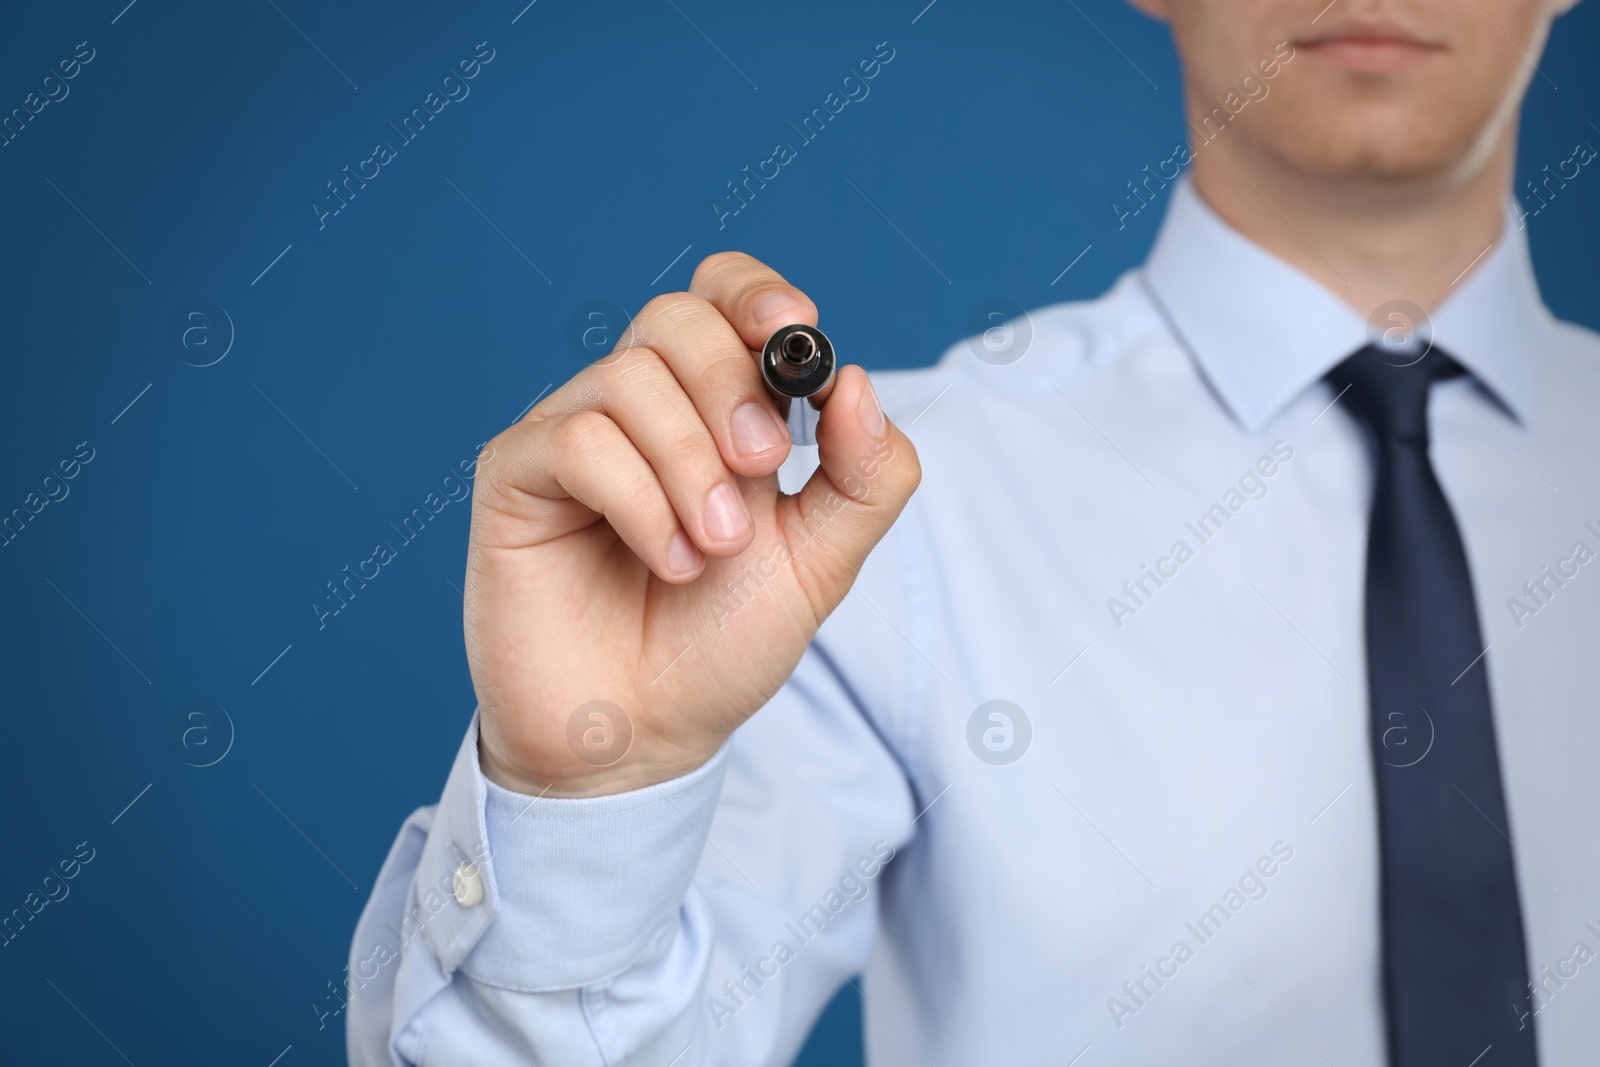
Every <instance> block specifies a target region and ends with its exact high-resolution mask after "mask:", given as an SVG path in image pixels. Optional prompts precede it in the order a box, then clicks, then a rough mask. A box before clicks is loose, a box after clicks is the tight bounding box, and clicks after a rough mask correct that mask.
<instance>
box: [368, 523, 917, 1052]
mask: <svg viewBox="0 0 1600 1067" xmlns="http://www.w3.org/2000/svg"><path fill="white" fill-rule="evenodd" d="M897 529H898V527H897ZM893 539H894V533H893V531H891V535H890V538H886V539H885V541H884V542H883V543H882V544H880V545H879V546H878V549H877V550H875V552H874V553H873V555H872V556H871V557H869V559H868V562H867V565H866V566H865V567H864V568H863V571H862V575H861V577H860V578H859V579H858V589H859V590H861V592H859V593H853V594H852V595H851V596H849V597H847V598H846V600H845V602H844V603H843V604H841V605H840V607H839V608H838V609H837V610H836V611H835V612H834V614H833V615H832V616H830V617H829V619H828V620H827V621H826V622H825V623H824V625H823V628H822V630H821V631H820V632H819V633H818V635H817V637H816V639H815V640H814V641H813V642H812V644H811V645H810V647H809V648H808V649H807V650H806V652H805V654H804V656H803V657H802V658H801V661H800V664H799V666H798V667H797V668H796V670H795V672H794V674H793V675H792V676H791V677H790V679H789V681H788V682H787V683H786V684H785V685H784V686H783V688H782V689H781V690H780V691H779V692H778V694H777V695H776V696H775V697H774V698H773V699H772V700H771V701H770V702H769V703H768V704H767V706H766V707H764V708H763V709H762V710H761V711H759V712H758V713H757V714H756V715H755V716H754V717H753V718H752V719H751V720H750V721H749V722H747V723H746V724H745V725H744V726H742V727H740V729H739V730H738V731H736V732H735V734H734V736H733V737H732V738H731V739H730V740H729V741H728V743H727V744H725V745H724V746H723V748H722V749H721V750H720V751H719V752H718V753H717V754H716V755H715V756H714V757H713V758H712V759H711V760H710V761H709V762H707V763H706V764H705V765H704V766H702V767H700V768H699V769H698V770H696V771H694V772H692V773H691V774H688V775H686V776H684V777H681V778H678V779H674V780H672V781H669V782H665V783H662V784H659V785H655V786H652V787H650V788H647V789H640V790H636V791H633V792H629V793H623V794H619V795H615V796H609V797H598V798H587V799H552V798H540V797H530V796H523V795H519V794H516V793H512V792H510V791H508V790H505V789H502V788H500V787H499V786H497V785H495V784H494V783H492V782H489V781H488V780H487V779H485V778H484V777H483V774H482V771H481V769H480V768H479V765H478V760H477V720H476V717H474V720H473V724H472V726H471V727H470V728H469V729H468V731H467V736H466V737H465V739H464V740H463V741H462V745H461V748H460V750H459V751H458V753H457V755H456V759H455V763H454V765H453V767H452V769H451V772H450V776H449V779H448V781H447V782H446V785H445V788H444V792H443V794H442V796H441V798H440V801H439V803H438V804H437V805H435V806H433V807H429V808H423V809H421V810H419V811H417V812H416V813H415V814H413V815H412V816H411V818H410V819H408V820H407V821H406V823H405V825H404V826H403V827H402V828H401V830H400V834H399V837H398V838H397V839H396V841H395V843H394V846H393V847H392V848H391V850H390V853H389V856H388V858H387V859H386V860H385V862H384V865H383V868H382V872H381V873H380V875H379V877H378V880H377V883H376V885H375V886H374V889H373V891H372V895H371V897H370V899H369V900H368V902H367V905H366V908H365V910H364V911H363V913H362V916H361V919H360V921H359V923H358V925H357V929H356V934H355V940H354V942H353V943H352V946H351V953H350V967H349V976H350V977H349V990H350V991H349V996H348V1012H347V1015H346V1041H347V1046H348V1050H349V1059H350V1062H351V1063H352V1064H354V1065H359V1067H376V1065H393V1067H401V1065H421V1064H435V1063H438V1064H453V1063H472V1064H482V1065H491V1067H493V1065H500V1064H506V1065H514V1064H521V1065H526V1064H529V1063H533V1064H545V1063H559V1064H563V1065H571V1067H588V1065H596V1067H599V1065H607V1067H610V1065H616V1064H633V1063H640V1064H650V1065H654V1067H661V1065H664V1064H667V1063H671V1064H673V1065H674V1067H693V1065H709V1064H739V1065H741V1067H756V1065H764V1064H774V1065H776V1064H786V1063H789V1062H790V1061H791V1060H792V1058H793V1057H794V1055H795V1054H796V1053H797V1052H798V1051H799V1049H800V1047H801V1045H802V1044H803V1043H804V1041H805V1037H806V1035H807V1033H808V1032H809V1030H810V1028H811V1025H812V1024H813V1023H814V1021H815V1020H816V1017H817V1016H818V1014H819V1013H820V1012H821V1010H822V1008H823V1007H824V1006H825V1005H826V1004H827V1002H828V1001H829V999H831V997H832V996H833V995H834V993H836V992H837V990H838V989H839V987H840V986H841V985H842V984H843V983H844V981H845V980H846V979H848V978H849V977H850V976H852V975H854V974H856V973H858V972H859V971H860V970H861V968H862V967H863V966H864V964H865V963H866V961H867V958H868V956H869V955H870V953H871V950H872V945H873V942H874V939H875V936H876V932H877V927H878V898H879V893H880V888H881V885H882V882H881V880H882V879H883V878H884V876H885V870H886V868H887V867H888V865H889V863H890V860H891V859H892V858H893V856H894V855H895V852H896V851H897V850H899V849H900V848H902V847H903V846H904V845H905V844H906V843H907V842H908V841H909V839H910V836H911V832H912V824H913V815H914V790H913V788H912V785H911V783H910V782H909V781H908V780H907V778H906V776H905V774H904V772H903V770H902V767H903V763H902V759H903V753H902V752H901V751H900V748H901V746H902V745H903V743H905V740H906V739H905V738H903V737H902V736H901V731H902V729H903V725H904V724H905V723H906V722H909V721H913V719H914V717H912V716H910V715H909V714H908V706H909V704H910V703H912V702H913V701H914V700H915V695H914V693H913V691H912V690H913V685H914V682H913V680H912V678H911V673H912V670H913V666H912V665H913V663H917V664H921V663H923V661H922V660H921V658H920V656H918V655H917V654H916V653H915V651H914V649H912V648H910V647H909V646H908V645H907V644H906V639H905V638H904V637H903V636H902V633H903V632H904V630H905V629H906V626H907V623H906V621H905V620H906V619H907V617H908V616H910V615H912V614H913V608H912V607H911V606H910V604H909V602H908V596H907V592H906V587H905V583H904V577H903V574H902V573H901V567H900V565H899V563H898V562H897V560H896V559H895V558H894V557H896V556H897V555H898V552H897V550H896V549H895V548H894V547H893V546H892V545H891V541H892V540H893ZM869 588H870V589H871V594H870V596H871V599H870V600H868V599H867V594H866V592H865V590H867V589H869ZM895 619H899V620H900V621H899V622H898V623H897V622H894V621H893V620H895Z"/></svg>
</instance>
